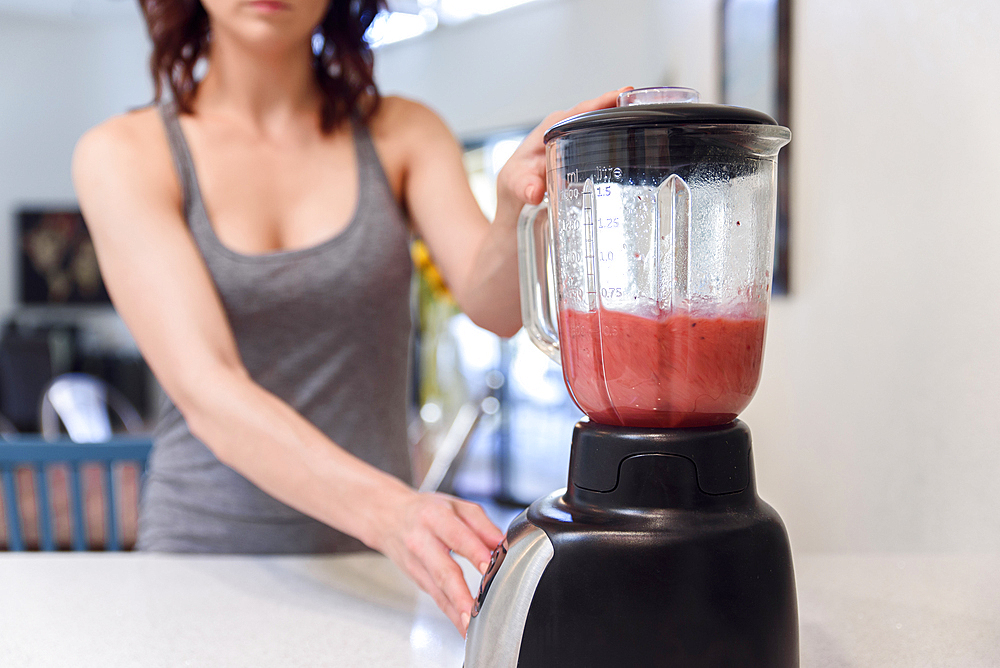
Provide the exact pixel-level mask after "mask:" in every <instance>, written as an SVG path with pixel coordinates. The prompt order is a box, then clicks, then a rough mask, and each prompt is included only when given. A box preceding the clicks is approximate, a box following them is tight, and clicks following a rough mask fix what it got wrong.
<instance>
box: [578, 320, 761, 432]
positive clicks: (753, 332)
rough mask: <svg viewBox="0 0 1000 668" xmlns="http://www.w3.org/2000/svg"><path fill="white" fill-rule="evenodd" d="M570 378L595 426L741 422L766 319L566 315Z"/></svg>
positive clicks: (754, 384) (756, 369)
mask: <svg viewBox="0 0 1000 668" xmlns="http://www.w3.org/2000/svg"><path fill="white" fill-rule="evenodd" d="M559 328H560V329H559V331H560V348H561V350H562V367H563V376H564V377H565V379H566V384H567V386H568V387H569V388H570V393H571V394H572V395H573V400H574V401H575V402H576V404H577V406H579V407H580V409H581V410H582V411H583V412H585V413H586V414H587V415H589V416H590V418H591V419H592V420H594V421H595V422H600V423H603V424H611V425H619V426H631V427H699V426H708V425H716V424H726V423H728V422H731V421H732V420H734V419H735V418H736V416H737V414H739V412H740V411H742V410H743V409H744V408H746V406H747V404H749V403H750V399H751V398H752V397H753V393H754V391H755V390H756V389H757V383H758V382H759V381H760V363H761V357H762V356H763V352H764V329H765V319H764V318H762V317H761V318H738V317H721V316H710V317H706V316H699V315H691V314H688V313H676V314H675V313H670V314H664V315H661V316H660V317H659V318H656V319H652V318H645V317H642V316H638V315H631V314H627V313H621V312H618V311H608V310H600V311H595V312H593V313H582V312H580V311H574V310H571V309H562V310H561V311H560V313H559Z"/></svg>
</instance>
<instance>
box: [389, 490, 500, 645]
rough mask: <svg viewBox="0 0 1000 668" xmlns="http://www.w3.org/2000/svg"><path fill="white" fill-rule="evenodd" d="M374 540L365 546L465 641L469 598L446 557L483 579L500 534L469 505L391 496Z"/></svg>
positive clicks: (400, 493) (444, 498) (398, 493)
mask: <svg viewBox="0 0 1000 668" xmlns="http://www.w3.org/2000/svg"><path fill="white" fill-rule="evenodd" d="M378 526H379V527H380V534H379V535H378V536H377V537H375V539H374V540H372V541H371V546H372V547H374V548H375V549H377V550H378V551H379V552H381V553H382V554H384V555H386V556H387V557H389V558H390V559H392V561H393V562H395V564H396V565H397V566H399V567H400V568H401V569H402V570H403V572H405V573H406V574H407V575H409V576H410V578H412V579H413V580H414V581H415V582H416V583H417V584H418V585H419V586H420V588H421V589H423V590H424V591H426V592H427V593H428V594H430V595H431V598H433V599H434V602H435V603H437V605H438V607H439V608H441V610H442V611H443V612H444V613H445V614H446V615H448V618H449V619H450V620H451V622H452V624H454V625H455V627H456V628H457V629H458V630H459V631H460V632H461V633H462V635H463V636H464V635H465V631H466V629H467V628H468V626H469V618H470V614H471V612H472V604H473V600H472V594H471V593H470V592H469V587H468V585H466V583H465V578H464V576H463V575H462V569H461V568H460V567H459V565H458V563H457V562H456V561H455V559H453V558H452V556H451V554H450V552H455V553H456V554H459V555H461V556H463V557H465V558H466V559H468V560H469V561H470V562H471V563H472V564H473V565H474V566H476V567H477V568H478V569H479V572H480V573H485V572H486V568H487V567H488V566H489V561H490V555H491V554H492V552H493V549H494V548H495V547H496V546H497V545H498V544H499V543H500V542H501V541H502V540H503V533H502V532H501V531H500V530H499V529H498V528H497V527H496V526H494V524H493V522H491V521H490V520H489V518H487V517H486V513H484V512H483V509H482V508H480V507H479V506H478V505H476V504H474V503H470V502H468V501H462V500H461V499H456V498H455V497H452V496H448V495H446V494H428V493H420V492H415V491H413V490H412V489H409V488H407V489H405V490H404V489H399V490H395V491H394V492H393V493H392V494H391V495H390V499H389V500H388V503H386V504H385V505H384V506H383V509H382V513H381V518H380V520H379V521H378Z"/></svg>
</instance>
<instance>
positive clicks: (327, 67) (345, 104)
mask: <svg viewBox="0 0 1000 668" xmlns="http://www.w3.org/2000/svg"><path fill="white" fill-rule="evenodd" d="M139 5H140V6H141V7H142V13H143V15H144V16H145V17H146V25H147V27H148V28H149V36H150V38H151V39H152V40H153V54H152V55H151V56H150V59H149V69H150V72H151V73H152V75H153V84H154V86H155V96H154V99H155V101H157V102H159V101H160V99H161V97H162V95H163V86H164V84H166V85H168V86H170V90H171V92H172V93H173V98H174V100H175V101H176V104H177V107H178V109H179V110H180V111H181V112H183V113H191V111H192V108H191V104H192V102H193V100H194V94H195V91H196V90H197V89H198V82H197V81H196V80H195V75H194V70H195V66H196V65H197V64H198V61H199V60H200V59H201V58H202V57H204V56H207V55H208V53H209V47H210V44H211V35H210V32H211V31H210V25H209V19H208V13H207V12H206V11H205V8H204V7H203V6H202V4H201V1H200V0H139ZM382 5H383V0H330V5H329V7H328V8H327V10H326V16H324V17H323V20H322V21H321V22H320V24H319V25H318V26H316V34H317V35H319V36H320V37H321V38H322V40H321V41H320V40H319V39H317V38H315V37H314V38H313V44H314V49H313V52H314V53H315V52H316V50H317V48H316V47H317V46H318V47H319V48H318V51H319V53H318V55H316V56H315V57H314V58H313V70H314V71H315V73H316V83H317V84H318V85H319V87H320V90H321V91H322V92H323V109H322V114H321V121H320V125H321V127H322V129H323V132H330V131H331V130H333V128H335V127H336V126H337V125H339V124H340V123H341V122H342V121H343V120H345V119H346V118H348V117H350V116H351V115H352V114H358V116H359V117H360V118H361V120H362V121H363V122H368V120H370V119H371V117H372V115H373V114H374V113H375V111H376V109H377V108H378V104H379V100H380V99H381V98H380V97H379V93H378V89H377V88H376V87H375V81H374V78H373V75H372V64H373V60H372V51H371V48H370V47H369V46H368V43H367V42H366V41H365V38H364V35H365V31H367V30H368V26H370V25H371V23H372V21H373V20H374V19H375V16H376V14H378V12H379V9H380V8H381V7H382ZM320 44H321V46H319V45H320Z"/></svg>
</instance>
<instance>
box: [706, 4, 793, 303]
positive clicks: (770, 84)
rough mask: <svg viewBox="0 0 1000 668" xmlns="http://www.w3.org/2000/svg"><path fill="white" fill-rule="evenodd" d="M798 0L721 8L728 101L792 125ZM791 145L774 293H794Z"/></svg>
mask: <svg viewBox="0 0 1000 668" xmlns="http://www.w3.org/2000/svg"><path fill="white" fill-rule="evenodd" d="M791 2H792V0H723V2H722V5H721V11H722V16H721V21H720V23H719V25H720V26H721V36H720V40H719V43H720V44H721V49H722V53H721V63H722V68H721V72H722V81H721V89H722V102H723V103H724V104H734V105H738V106H741V107H749V108H751V109H757V110H759V111H763V112H765V113H767V114H769V115H770V116H771V117H772V118H774V119H775V120H776V121H778V124H779V125H784V126H785V127H791V123H790V113H789V106H790V97H789V90H790V78H791V70H790V54H791ZM790 162H791V147H790V146H785V147H784V148H783V149H781V154H780V157H779V158H778V215H777V227H776V229H775V244H774V246H775V248H774V271H773V275H774V281H773V292H774V294H778V295H780V294H786V293H788V291H789V287H790V285H789V283H790V281H789V257H788V254H789V243H788V240H789V217H788V205H789V193H788V190H789V188H788V175H789V164H790Z"/></svg>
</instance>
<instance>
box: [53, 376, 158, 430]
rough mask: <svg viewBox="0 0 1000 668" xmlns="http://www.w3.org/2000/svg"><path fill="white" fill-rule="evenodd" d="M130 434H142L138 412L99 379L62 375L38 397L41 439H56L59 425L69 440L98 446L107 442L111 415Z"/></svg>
mask: <svg viewBox="0 0 1000 668" xmlns="http://www.w3.org/2000/svg"><path fill="white" fill-rule="evenodd" d="M112 414H113V415H114V416H116V417H117V418H118V419H119V420H120V421H121V423H122V425H123V426H124V427H125V431H127V432H128V433H130V434H140V433H142V432H144V431H145V425H144V424H143V422H142V418H141V417H139V412H138V411H137V410H136V409H135V407H134V406H132V404H131V403H129V401H128V399H126V398H125V396H124V395H123V394H122V393H121V392H119V391H118V390H116V389H115V388H114V387H112V386H110V385H108V384H107V383H106V382H104V381H103V380H101V379H100V378H95V377H94V376H90V375H87V374H84V373H66V374H63V375H61V376H58V377H57V378H56V379H55V380H53V381H52V382H51V383H49V385H48V387H46V388H45V390H44V392H43V394H42V401H41V407H40V409H39V422H40V424H41V431H42V437H43V438H45V439H46V440H50V441H51V440H55V439H57V438H59V434H60V428H59V425H60V423H62V425H63V426H65V427H66V433H67V434H68V435H69V438H70V440H72V441H75V442H77V443H101V442H103V441H107V440H108V439H110V438H111V434H112V431H113V430H112V426H111V415H112Z"/></svg>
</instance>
